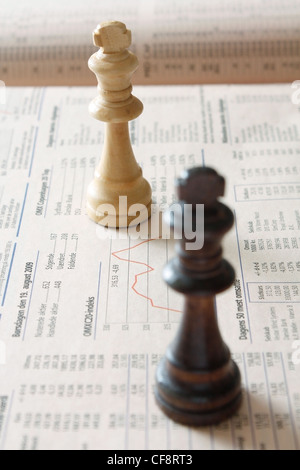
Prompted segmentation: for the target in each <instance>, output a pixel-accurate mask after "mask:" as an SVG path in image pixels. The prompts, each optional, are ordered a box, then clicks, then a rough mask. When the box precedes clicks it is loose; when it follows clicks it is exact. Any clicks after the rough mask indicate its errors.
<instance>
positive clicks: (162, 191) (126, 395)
mask: <svg viewBox="0 0 300 470" xmlns="http://www.w3.org/2000/svg"><path fill="white" fill-rule="evenodd" d="M298 91H299V90H298ZM95 92H96V90H95V89H94V88H93V87H80V88H76V87H74V88H67V87H66V88H64V87H58V88H55V87H54V88H51V87H49V88H25V87H24V88H8V89H7V90H6V96H5V100H3V102H2V104H1V105H0V106H1V108H0V111H1V112H0V121H1V127H0V148H1V159H0V233H1V236H0V447H1V449H4V450H10V449H13V450H20V449H31V450H34V449H78V450H80V449H82V450H83V449H106V450H110V449H119V450H121V449H128V450H132V449H140V450H141V449H149V450H151V449H165V450H167V449H168V450H172V449H173V450H176V449H181V450H184V449H185V450H192V449H280V450H282V449H298V450H299V448H300V447H299V443H300V374H299V372H300V338H299V330H300V317H299V308H300V307H299V305H300V257H299V248H300V207H299V197H300V145H299V143H300V119H299V118H300V114H299V113H300V107H299V105H300V100H299V94H298V95H297V90H294V89H292V88H291V87H290V86H289V85H284V84H282V85H252V86H248V85H229V86H225V85H224V86H218V87H216V86H214V85H205V86H194V85H192V86H174V87H166V86H161V87H160V86H157V87H150V86H147V87H139V86H137V87H135V94H136V95H137V96H138V97H139V98H140V99H141V100H142V101H143V103H144V108H145V109H144V113H143V114H142V115H141V116H140V117H139V118H138V119H137V120H134V121H132V122H131V123H130V134H131V139H132V142H133V148H134V152H135V155H136V158H137V160H138V162H139V163H140V164H141V165H142V167H143V173H144V176H145V177H146V178H147V179H148V181H149V182H150V183H151V186H152V189H153V198H154V201H155V202H156V203H157V204H158V205H163V204H170V203H172V202H173V201H174V200H176V195H175V193H174V179H175V178H176V177H177V176H179V175H180V174H181V173H182V171H183V170H184V169H186V168H190V167H193V166H202V165H205V166H210V167H213V168H215V169H216V170H217V171H218V172H219V173H220V174H221V175H223V176H224V177H225V178H226V195H225V198H224V202H225V203H226V204H227V205H228V206H229V207H231V209H232V210H233V212H234V214H235V225H234V228H233V229H232V230H231V232H230V233H229V234H228V235H227V236H226V237H225V239H224V244H223V248H224V257H225V258H226V259H228V260H229V261H230V262H231V263H232V265H233V267H234V269H235V272H236V278H235V282H234V285H233V286H232V288H230V289H229V290H228V291H226V292H225V293H223V294H220V295H218V296H217V300H216V302H217V312H218V320H219V325H220V330H221V332H222V336H223V338H224V341H225V342H226V343H227V344H228V346H229V347H230V349H231V352H232V354H233V356H234V359H235V361H236V362H237V363H238V365H239V368H240V371H241V374H242V381H243V403H242V407H241V408H240V410H239V412H238V413H237V414H236V415H235V416H234V417H232V418H231V419H229V420H228V421H225V422H224V423H222V424H220V425H218V426H211V427H206V428H199V429H196V428H188V427H182V426H180V425H178V424H174V423H173V422H172V421H170V420H169V419H167V418H166V417H165V416H164V415H163V414H162V413H161V412H160V410H159V409H158V407H157V406H156V404H155V400H154V395H153V387H154V382H155V372H156V368H157V364H158V363H159V361H160V358H161V357H162V355H164V353H165V351H166V348H167V346H168V345H169V344H170V342H171V341H172V340H173V338H174V336H175V334H176V331H177V329H178V324H179V322H180V319H181V316H182V313H181V312H182V303H183V298H182V296H181V295H179V294H177V293H175V292H173V291H171V289H167V286H166V285H165V284H164V282H163V281H162V269H163V266H164V265H165V263H166V262H167V261H168V260H169V259H171V258H172V257H173V256H175V250H174V241H172V240H163V239H159V238H157V239H147V238H146V239H143V240H141V239H133V238H131V237H129V236H127V235H126V234H125V237H120V236H117V235H118V234H117V233H116V232H115V231H112V232H110V235H109V236H107V237H106V235H105V233H104V232H105V229H104V228H102V227H100V226H99V225H97V224H95V223H93V222H92V221H91V220H89V219H88V217H87V216H86V211H85V205H86V192H87V187H88V184H89V183H90V181H91V180H92V178H93V173H94V169H95V166H96V164H97V163H98V161H99V159H100V155H101V151H102V146H103V137H104V124H103V123H101V122H98V121H96V120H94V119H92V118H91V117H90V116H89V115H88V111H87V109H88V104H89V102H90V101H91V99H92V98H93V97H94V96H95ZM4 101H5V103H4ZM112 233H115V235H114V236H113V235H112Z"/></svg>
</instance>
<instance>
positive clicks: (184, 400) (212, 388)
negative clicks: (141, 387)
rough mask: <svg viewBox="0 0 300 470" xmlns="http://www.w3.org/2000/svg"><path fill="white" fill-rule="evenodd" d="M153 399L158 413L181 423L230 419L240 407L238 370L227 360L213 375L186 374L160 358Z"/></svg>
mask: <svg viewBox="0 0 300 470" xmlns="http://www.w3.org/2000/svg"><path fill="white" fill-rule="evenodd" d="M214 375H215V377H216V378H215V380H214V378H213V377H214ZM180 377H182V380H183V381H181V380H180ZM155 398H156V402H157V404H158V406H159V407H160V408H161V410H162V411H163V412H164V413H165V414H166V415H167V416H168V417H169V418H171V419H172V420H174V421H176V422H178V423H180V424H183V425H187V426H208V425H212V424H218V423H220V422H221V421H224V420H226V419H227V418H229V417H230V416H232V414H234V413H235V412H236V411H237V410H238V408H239V406H240V404H241V400H242V393H241V388H240V373H239V369H238V367H237V365H236V364H235V362H233V361H232V360H231V359H230V360H229V362H228V363H227V364H226V365H225V366H224V367H222V368H221V369H219V370H216V371H214V372H212V371H210V372H208V373H205V372H204V373H199V372H196V371H195V372H187V371H185V370H182V369H179V368H176V367H174V365H172V364H171V363H170V362H169V361H168V359H166V358H163V360H162V361H161V363H160V364H159V366H158V369H157V374H156V388H155Z"/></svg>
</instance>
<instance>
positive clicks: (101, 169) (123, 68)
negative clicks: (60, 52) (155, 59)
mask: <svg viewBox="0 0 300 470" xmlns="http://www.w3.org/2000/svg"><path fill="white" fill-rule="evenodd" d="M94 43H95V45H97V46H99V47H100V49H99V51H98V52H96V53H95V54H93V55H92V56H91V58H90V60H89V67H90V69H91V70H92V71H93V72H94V73H95V74H96V76H97V79H98V96H97V97H96V98H95V99H94V100H93V101H92V102H91V103H90V106H89V112H90V114H91V116H92V117H94V118H95V119H97V120H99V121H104V122H105V123H106V132H105V140H104V147H103V152H102V156H101V161H100V164H99V166H98V168H97V170H96V172H95V178H94V180H93V181H92V182H91V184H90V185H89V188H88V196H87V211H88V215H89V217H90V218H91V219H92V220H94V221H95V222H97V223H99V224H103V225H108V226H110V227H127V226H128V225H129V224H130V223H131V222H132V221H133V220H134V219H135V216H134V215H128V209H129V208H130V206H132V205H134V204H141V205H143V206H144V209H143V211H142V212H141V214H140V215H139V222H141V221H142V220H146V219H148V217H149V215H150V207H151V188H150V185H149V183H148V182H147V181H146V180H145V178H143V175H142V170H141V168H140V166H139V165H138V164H137V162H136V160H135V156H134V153H133V150H132V146H131V141H130V136H129V130H128V122H129V121H131V120H132V119H135V118H137V117H138V116H139V115H140V114H141V113H142V111H143V104H142V103H141V102H140V100H138V99H137V98H136V97H135V96H133V95H132V94H131V91H132V86H131V81H130V80H131V76H132V74H133V72H134V71H135V70H136V68H137V66H138V61H137V58H136V56H135V55H134V54H133V53H132V52H130V51H128V50H127V47H129V46H130V44H131V33H130V31H129V30H127V29H126V26H125V25H124V24H123V23H120V22H118V21H111V22H107V23H102V24H101V25H100V26H98V28H97V29H96V30H95V32H94ZM120 196H126V197H127V208H126V207H125V209H124V206H123V205H122V206H120V205H119V198H120ZM109 206H110V207H111V209H110V208H109ZM115 214H117V218H116V217H115Z"/></svg>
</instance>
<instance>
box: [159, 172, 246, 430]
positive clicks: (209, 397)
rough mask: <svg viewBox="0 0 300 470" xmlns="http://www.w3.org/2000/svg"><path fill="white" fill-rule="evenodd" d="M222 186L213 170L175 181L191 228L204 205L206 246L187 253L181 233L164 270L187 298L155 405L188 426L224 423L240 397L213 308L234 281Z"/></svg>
mask: <svg viewBox="0 0 300 470" xmlns="http://www.w3.org/2000/svg"><path fill="white" fill-rule="evenodd" d="M224 186H225V181H224V178H223V177H221V176H219V175H218V174H217V173H216V172H215V171H214V170H213V169H211V168H194V169H191V170H188V171H186V172H185V173H184V175H183V177H182V178H181V179H179V180H178V181H177V191H178V196H179V200H180V204H181V206H182V207H183V206H184V204H190V206H189V207H190V210H191V211H192V214H191V216H192V219H193V227H194V228H195V227H196V220H195V218H196V204H204V245H203V248H202V249H200V250H196V251H195V250H187V248H186V243H187V241H188V240H187V238H185V235H184V233H183V238H182V239H181V240H180V241H179V242H178V244H177V254H178V257H176V258H175V259H173V260H172V261H171V262H169V263H168V264H167V265H166V267H165V269H164V272H163V277H164V280H165V281H166V283H167V284H168V285H169V286H170V287H172V288H173V289H174V290H176V291H177V292H180V293H182V294H184V295H185V306H184V313H183V318H182V322H181V325H180V327H179V331H178V334H177V336H176V338H175V341H174V342H173V343H172V344H171V346H169V348H168V350H167V353H166V355H165V356H164V358H163V360H162V361H161V362H160V364H159V366H158V369H157V374H156V388H155V395H156V401H157V403H158V405H159V406H160V408H161V409H162V410H163V411H164V412H165V414H166V415H167V416H169V417H170V418H171V419H173V420H174V421H177V422H179V423H181V424H185V425H191V426H203V425H210V424H216V423H218V422H220V421H222V420H224V419H226V418H227V417H229V416H230V415H232V414H233V413H234V412H235V411H236V410H237V408H238V407H239V405H240V402H241V396H242V394H241V383H240V372H239V369H238V367H237V365H236V364H235V362H234V361H233V360H232V359H231V355H230V351H229V349H228V347H227V346H226V345H225V344H224V342H223V340H222V337H221V334H220V331H219V328H218V323H217V316H216V306H215V295H216V294H217V293H219V292H222V291H224V290H225V289H227V288H228V287H229V286H230V285H231V284H232V283H233V281H234V278H235V274H234V270H233V268H232V267H231V265H230V264H229V263H228V262H227V261H225V260H224V259H223V258H222V248H221V240H222V237H223V236H224V235H225V233H226V232H227V231H228V230H229V229H230V228H231V227H232V225H233V220H234V219H233V214H232V212H231V210H230V209H229V208H228V207H226V206H225V205H224V204H222V203H220V202H219V201H218V200H217V198H218V197H219V196H223V194H224ZM187 207H188V206H187ZM183 214H184V212H183ZM181 217H182V215H180V214H179V213H178V212H175V213H174V216H173V217H172V213H171V212H170V220H171V225H173V227H174V226H175V227H176V226H177V227H178V226H181V225H179V224H180V222H182V220H179V219H180V218H181Z"/></svg>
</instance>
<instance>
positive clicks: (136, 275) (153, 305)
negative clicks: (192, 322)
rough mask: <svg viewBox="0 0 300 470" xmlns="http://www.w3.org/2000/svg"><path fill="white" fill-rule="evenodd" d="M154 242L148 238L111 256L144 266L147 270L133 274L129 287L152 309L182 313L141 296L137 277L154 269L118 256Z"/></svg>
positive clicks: (140, 262)
mask: <svg viewBox="0 0 300 470" xmlns="http://www.w3.org/2000/svg"><path fill="white" fill-rule="evenodd" d="M154 240H157V239H156V238H150V239H149V240H144V241H142V242H140V243H138V244H137V245H134V246H132V247H130V248H124V249H123V250H119V251H114V252H113V253H112V256H114V257H115V258H117V259H118V260H120V261H126V262H127V263H133V264H138V265H140V266H144V267H145V268H147V270H146V271H143V272H141V273H138V274H135V276H134V283H133V284H132V286H131V289H132V290H133V292H135V293H136V294H137V295H139V296H140V297H143V298H144V299H146V300H148V301H149V302H150V304H151V306H152V307H153V308H158V309H161V310H168V311H169V312H176V313H182V312H181V310H176V309H174V308H168V307H163V306H161V305H156V304H155V303H154V301H153V299H152V298H151V297H148V296H147V295H144V294H142V293H141V292H139V290H138V280H139V277H140V276H143V275H145V274H148V273H150V272H152V271H155V268H153V267H152V266H150V265H149V264H146V263H143V262H142V261H135V260H132V259H127V258H122V257H121V256H119V253H124V252H126V251H132V250H134V249H135V248H138V247H139V246H141V245H143V244H145V243H150V242H152V241H154Z"/></svg>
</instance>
